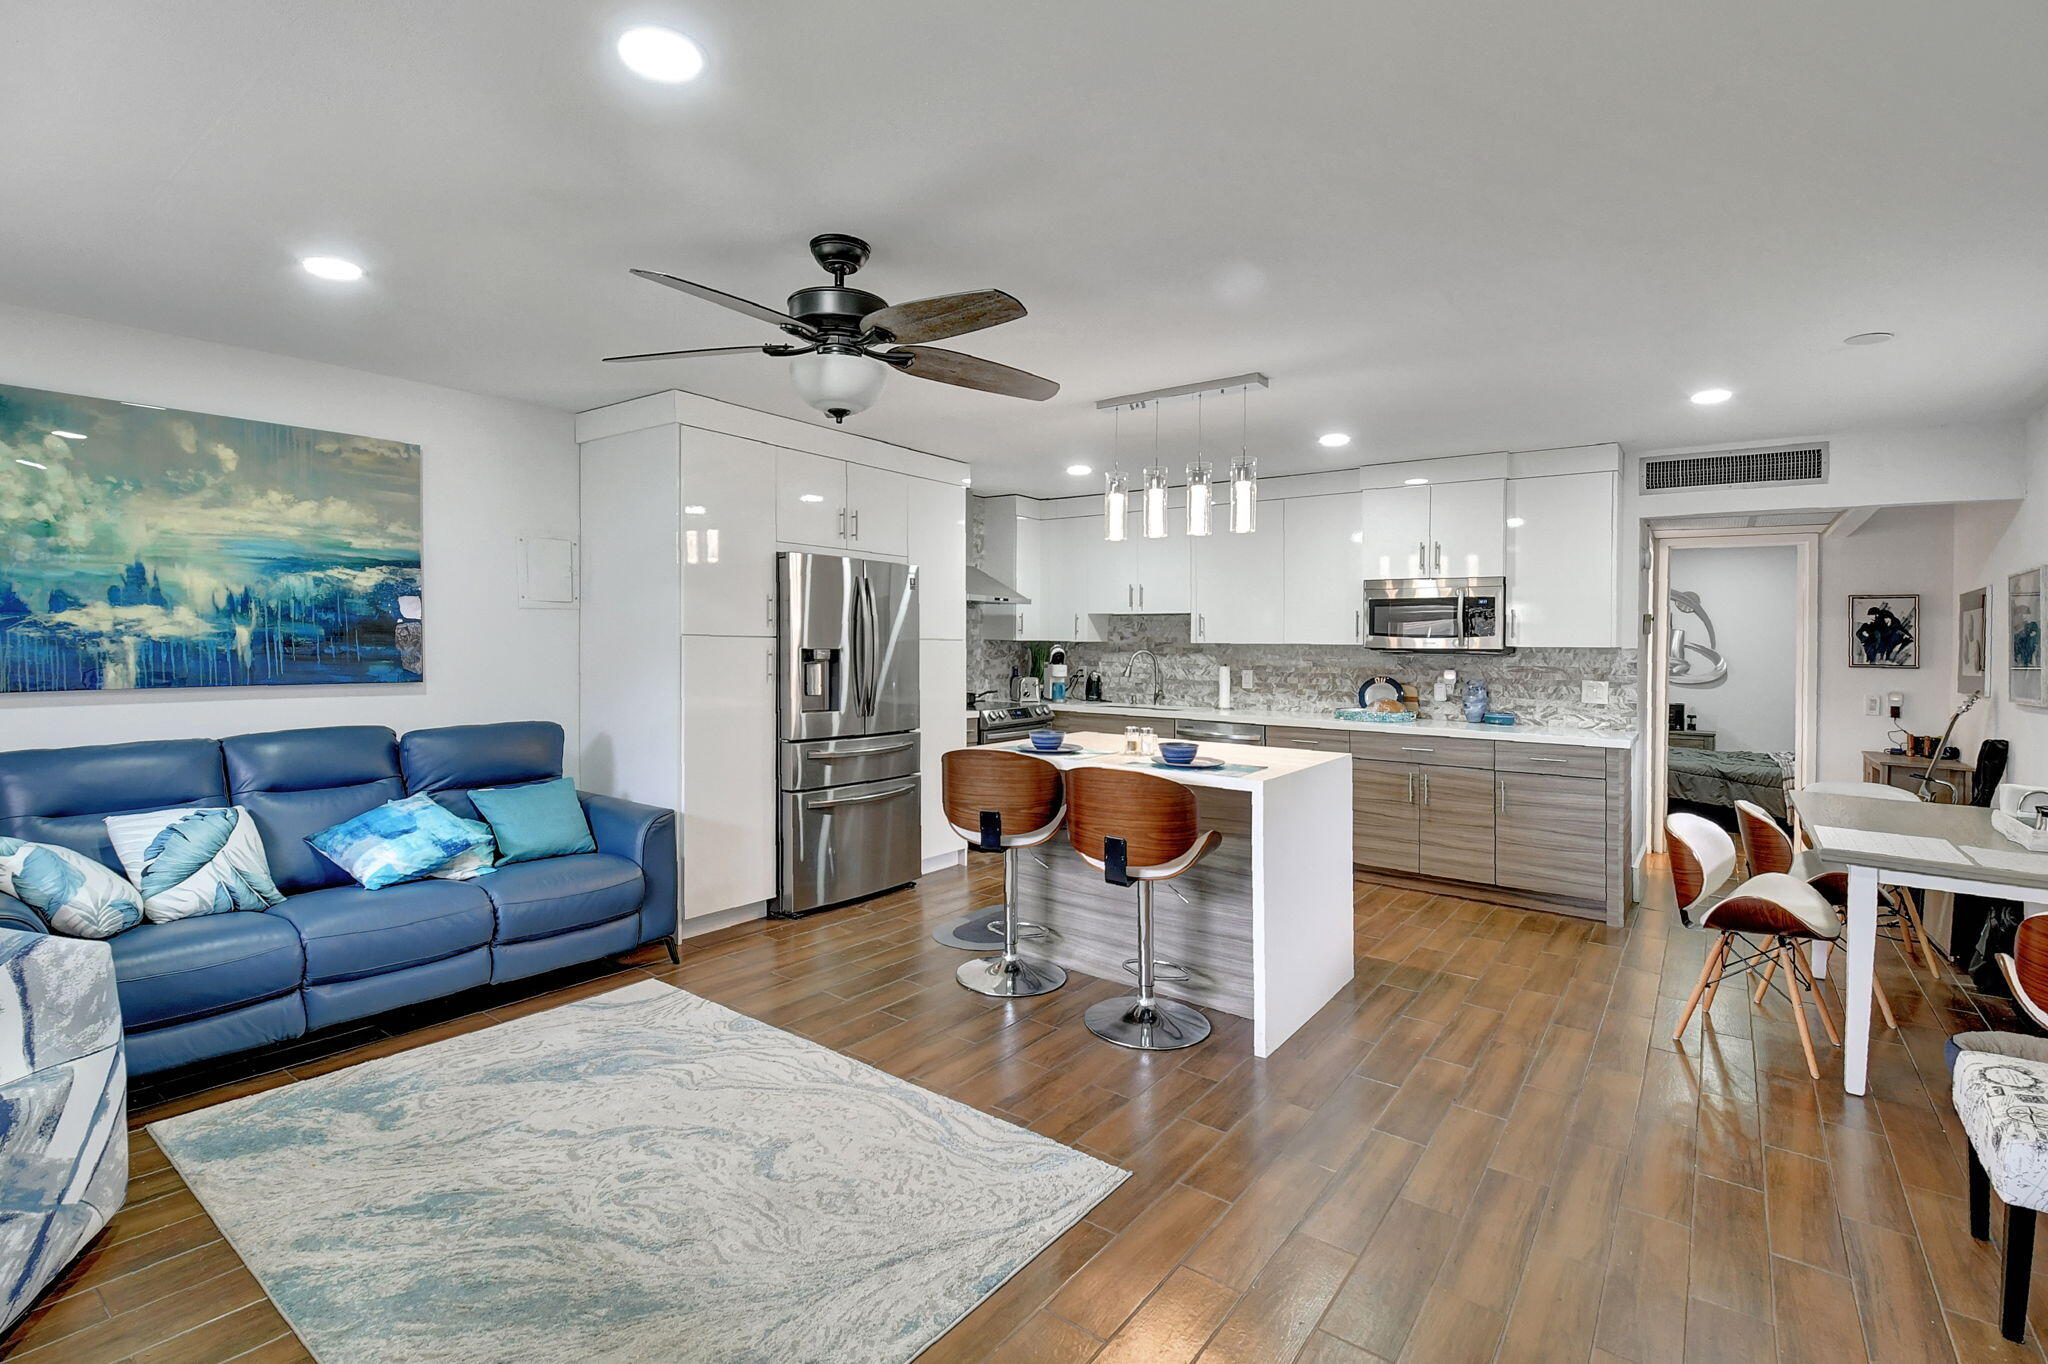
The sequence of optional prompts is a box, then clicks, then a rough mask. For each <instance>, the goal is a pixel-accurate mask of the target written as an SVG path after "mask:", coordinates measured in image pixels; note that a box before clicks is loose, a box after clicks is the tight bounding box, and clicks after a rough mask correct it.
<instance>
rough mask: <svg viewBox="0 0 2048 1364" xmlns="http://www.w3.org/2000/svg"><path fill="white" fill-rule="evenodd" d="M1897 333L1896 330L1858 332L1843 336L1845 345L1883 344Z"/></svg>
mask: <svg viewBox="0 0 2048 1364" xmlns="http://www.w3.org/2000/svg"><path fill="white" fill-rule="evenodd" d="M1895 335H1897V333H1896V332H1857V333H1856V334H1855V335H1854V336H1845V337H1843V338H1842V344H1843V345H1845V346H1882V345H1883V344H1884V343H1885V342H1887V341H1889V340H1891V339H1892V337H1893V336H1895Z"/></svg>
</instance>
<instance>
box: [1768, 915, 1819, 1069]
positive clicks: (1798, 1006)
mask: <svg viewBox="0 0 2048 1364" xmlns="http://www.w3.org/2000/svg"><path fill="white" fill-rule="evenodd" d="M1773 950H1774V951H1775V952H1777V953H1781V954H1787V955H1789V954H1792V953H1795V952H1796V951H1797V950H1798V949H1796V948H1794V947H1792V946H1790V945H1789V944H1787V943H1786V942H1785V940H1784V939H1782V938H1780V939H1779V940H1778V945H1777V947H1776V948H1775V949H1773ZM1785 980H1786V982H1787V983H1789V984H1790V985H1791V986H1792V988H1791V989H1790V990H1788V991H1787V992H1786V993H1787V994H1789V995H1791V996H1792V1017H1793V1019H1794V1020H1795V1021H1797V1023H1798V1024H1799V1045H1800V1047H1801V1048H1802V1049H1803V1050H1804V1051H1805V1052H1806V1073H1807V1074H1809V1075H1811V1076H1812V1077H1813V1078H1814V1079H1816V1080H1818V1079H1819V1078H1820V1062H1818V1061H1816V1060H1814V1059H1813V1034H1812V1033H1811V1032H1809V1031H1807V1027H1806V1002H1805V1001H1804V1000H1802V999H1801V998H1800V997H1799V966H1798V964H1797V960H1796V958H1795V959H1794V960H1792V961H1788V962H1786V963H1785Z"/></svg>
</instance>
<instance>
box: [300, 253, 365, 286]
mask: <svg viewBox="0 0 2048 1364" xmlns="http://www.w3.org/2000/svg"><path fill="white" fill-rule="evenodd" d="M299 268H300V269H302V270H304V271H305V272H306V273H307V274H309V275H315V276H317V277H319V278H321V279H334V280H341V281H342V282H344V283H347V282H348V281H351V280H358V279H361V278H362V277H363V267H362V266H360V265H357V264H356V263H355V262H354V261H352V260H343V259H342V258H341V257H339V256H307V257H305V258H303V259H302V260H300V261H299Z"/></svg>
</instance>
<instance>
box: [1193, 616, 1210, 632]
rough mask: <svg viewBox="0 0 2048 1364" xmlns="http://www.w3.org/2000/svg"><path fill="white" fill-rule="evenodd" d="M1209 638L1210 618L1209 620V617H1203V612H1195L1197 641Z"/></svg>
mask: <svg viewBox="0 0 2048 1364" xmlns="http://www.w3.org/2000/svg"><path fill="white" fill-rule="evenodd" d="M1208 637H1209V618H1208V617H1207V616H1205V615H1203V614H1202V613H1201V612H1199V611H1197V612H1195V638H1196V639H1207V638H1208Z"/></svg>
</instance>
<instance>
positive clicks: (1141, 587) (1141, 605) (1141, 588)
mask: <svg viewBox="0 0 2048 1364" xmlns="http://www.w3.org/2000/svg"><path fill="white" fill-rule="evenodd" d="M1138 609H1139V610H1140V611H1142V610H1144V609H1145V584H1143V583H1139V584H1138Z"/></svg>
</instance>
